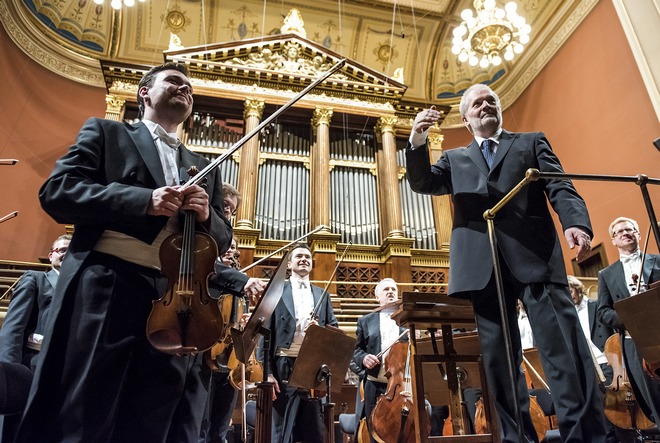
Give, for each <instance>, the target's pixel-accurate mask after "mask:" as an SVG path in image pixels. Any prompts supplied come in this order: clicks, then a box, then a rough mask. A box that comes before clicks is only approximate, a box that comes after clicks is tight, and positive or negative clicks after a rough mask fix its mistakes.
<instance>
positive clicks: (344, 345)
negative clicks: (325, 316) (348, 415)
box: [289, 325, 356, 443]
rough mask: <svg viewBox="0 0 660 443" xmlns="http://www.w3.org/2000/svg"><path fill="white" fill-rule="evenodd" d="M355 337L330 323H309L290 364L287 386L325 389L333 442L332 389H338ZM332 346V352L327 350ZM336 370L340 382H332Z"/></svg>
mask: <svg viewBox="0 0 660 443" xmlns="http://www.w3.org/2000/svg"><path fill="white" fill-rule="evenodd" d="M355 342H356V340H355V339H354V338H353V337H349V336H348V335H346V334H345V333H343V332H342V331H341V330H339V329H337V328H333V327H321V326H318V325H310V326H309V327H308V328H307V331H306V332H305V338H304V339H303V342H302V345H301V346H300V351H299V352H298V357H297V358H296V362H295V363H294V365H293V371H292V372H291V377H290V378H289V386H292V387H297V388H303V389H317V390H320V391H325V392H326V394H327V396H328V401H327V402H326V403H325V404H324V405H323V421H324V424H325V429H326V441H327V442H330V443H334V441H335V439H334V406H335V405H334V403H332V396H331V393H332V392H335V393H339V392H341V388H342V383H341V381H343V379H344V378H343V377H344V374H346V371H347V370H348V364H349V363H350V361H351V358H352V357H353V351H354V350H355ZM329 350H332V351H331V352H328V351H329ZM336 374H339V376H340V377H341V378H340V380H341V381H340V383H334V384H333V383H332V377H333V375H336ZM323 385H325V386H323Z"/></svg>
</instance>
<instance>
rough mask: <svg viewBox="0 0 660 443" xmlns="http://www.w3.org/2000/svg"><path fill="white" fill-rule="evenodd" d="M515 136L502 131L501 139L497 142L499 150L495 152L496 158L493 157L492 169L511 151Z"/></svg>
mask: <svg viewBox="0 0 660 443" xmlns="http://www.w3.org/2000/svg"><path fill="white" fill-rule="evenodd" d="M514 140H515V136H513V135H512V134H511V133H509V132H507V131H502V133H501V134H500V140H499V142H498V144H497V152H495V158H494V159H493V167H492V168H490V169H491V171H492V170H493V169H495V168H496V167H497V165H499V164H500V163H501V162H502V159H503V158H504V156H505V155H506V154H507V152H509V149H510V148H511V145H512V144H513V141H514Z"/></svg>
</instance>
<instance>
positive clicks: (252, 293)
mask: <svg viewBox="0 0 660 443" xmlns="http://www.w3.org/2000/svg"><path fill="white" fill-rule="evenodd" d="M265 289H266V283H264V282H263V281H261V280H259V279H258V278H252V277H250V279H248V281H247V283H245V286H244V287H243V294H245V295H246V296H247V297H248V298H249V299H250V303H252V304H253V305H254V304H256V302H257V300H258V297H259V296H260V295H261V294H263V292H264V290H265Z"/></svg>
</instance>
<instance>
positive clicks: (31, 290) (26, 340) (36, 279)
mask: <svg viewBox="0 0 660 443" xmlns="http://www.w3.org/2000/svg"><path fill="white" fill-rule="evenodd" d="M70 242H71V236H70V235H62V236H60V237H58V238H57V240H55V242H54V243H53V246H52V249H51V250H50V252H49V253H48V260H49V261H50V266H51V269H50V270H49V271H47V272H43V271H26V272H25V273H24V274H23V275H22V276H21V279H20V280H19V282H18V284H17V285H16V289H14V291H13V295H12V297H11V301H10V302H9V309H8V310H7V315H6V316H5V320H4V322H3V323H2V329H0V364H4V363H12V364H22V365H24V366H26V367H28V368H30V369H32V360H33V359H34V357H35V356H36V355H37V354H38V353H39V351H40V350H41V342H42V340H43V338H44V332H45V329H46V328H45V325H46V319H47V317H48V309H49V308H50V302H51V300H52V299H53V293H54V292H55V285H56V283H57V278H58V277H59V275H60V267H61V266H62V260H64V257H65V256H66V252H67V250H68V248H69V243H70ZM4 369H5V372H6V373H9V372H8V371H7V369H9V370H10V369H11V365H7V366H6V367H5V368H4ZM9 381H10V383H11V380H9ZM25 389H26V390H27V389H29V385H28V386H25ZM19 421H20V415H17V414H16V415H11V416H7V417H4V420H3V422H2V438H1V439H0V440H2V441H13V439H14V438H13V435H14V432H15V429H16V426H18V422H19Z"/></svg>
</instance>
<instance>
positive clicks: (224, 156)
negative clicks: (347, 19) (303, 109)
mask: <svg viewBox="0 0 660 443" xmlns="http://www.w3.org/2000/svg"><path fill="white" fill-rule="evenodd" d="M345 64H346V59H345V58H343V59H341V60H339V61H338V62H337V63H336V64H335V65H334V66H332V67H331V68H330V69H328V71H327V72H326V73H324V74H323V75H322V76H321V77H319V78H318V79H316V80H315V81H314V82H312V83H310V84H309V86H307V87H306V88H305V89H303V90H302V91H300V93H298V95H296V96H295V97H293V98H292V99H291V100H290V101H289V102H288V103H287V104H285V105H284V106H282V107H281V108H279V109H278V110H277V111H275V112H273V113H272V114H271V116H270V117H268V118H267V119H266V120H264V121H262V122H261V123H260V124H259V126H257V127H256V128H254V129H253V130H252V131H250V132H249V133H248V134H246V135H244V136H243V138H241V139H240V140H239V141H237V142H236V143H235V144H234V146H232V147H231V148H229V149H227V151H226V152H225V153H224V154H222V155H220V156H219V157H217V158H216V159H215V160H213V161H212V162H211V163H209V164H208V165H207V166H206V167H205V168H204V169H202V170H201V171H199V173H198V174H197V175H195V177H193V178H192V179H190V180H189V181H188V182H186V184H184V185H183V186H182V187H181V189H182V190H183V189H186V188H188V187H190V186H192V185H197V184H199V183H200V182H201V181H202V179H203V178H204V177H206V176H207V175H208V174H209V173H210V172H211V171H212V170H213V169H215V168H217V167H218V166H220V164H221V163H222V162H223V161H225V160H226V159H227V158H228V157H230V156H231V155H232V154H233V153H234V152H236V151H237V150H238V149H240V148H241V147H243V145H244V144H245V143H247V142H248V140H250V139H251V138H252V137H254V136H255V135H256V134H258V133H259V132H260V131H261V130H262V129H263V128H265V127H266V126H267V125H269V124H270V122H272V121H273V120H275V119H276V118H277V117H279V115H280V114H281V113H283V112H284V111H286V110H287V109H288V108H290V107H291V106H293V105H294V104H295V103H296V102H297V101H298V100H300V99H301V98H303V97H304V96H305V95H307V93H309V92H310V91H311V90H312V89H314V88H315V87H317V86H318V85H319V84H321V83H322V82H324V81H325V80H327V78H328V77H330V76H331V75H332V74H334V73H335V72H336V71H338V70H339V69H340V68H342V67H343V66H344V65H345Z"/></svg>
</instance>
